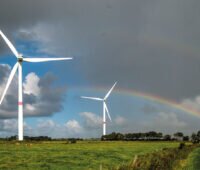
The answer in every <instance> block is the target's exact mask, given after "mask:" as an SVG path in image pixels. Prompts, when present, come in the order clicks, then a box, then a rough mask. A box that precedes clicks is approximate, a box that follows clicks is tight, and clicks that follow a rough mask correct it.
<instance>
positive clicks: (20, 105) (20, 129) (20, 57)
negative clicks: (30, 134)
mask: <svg viewBox="0 0 200 170" xmlns="http://www.w3.org/2000/svg"><path fill="white" fill-rule="evenodd" d="M0 35H1V36H2V38H3V39H4V41H5V42H6V44H7V45H8V47H9V48H10V49H11V51H12V52H13V54H14V55H15V56H16V57H17V63H16V64H15V65H14V67H13V69H12V71H11V73H10V75H9V78H8V82H7V84H6V87H5V90H4V92H3V95H2V97H1V100H0V105H1V104H2V101H3V99H4V97H5V95H6V92H7V90H8V87H9V86H10V83H11V81H12V79H13V77H14V75H15V73H16V71H17V69H18V140H20V141H22V140H23V94H22V63H23V62H24V61H25V62H46V61H57V60H71V59H72V58H24V56H23V55H22V54H20V53H18V52H17V50H16V49H15V47H14V46H13V44H12V43H11V42H10V41H9V40H8V38H7V37H6V36H5V35H4V34H3V32H2V31H1V30H0Z"/></svg>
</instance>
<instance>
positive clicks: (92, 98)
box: [81, 96, 103, 101]
mask: <svg viewBox="0 0 200 170" xmlns="http://www.w3.org/2000/svg"><path fill="white" fill-rule="evenodd" d="M81 98H83V99H91V100H98V101H102V100H103V99H101V98H97V97H86V96H81Z"/></svg>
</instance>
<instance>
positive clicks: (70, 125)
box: [64, 120, 83, 133]
mask: <svg viewBox="0 0 200 170" xmlns="http://www.w3.org/2000/svg"><path fill="white" fill-rule="evenodd" d="M64 126H65V127H66V129H67V131H68V132H70V133H81V132H82V130H83V129H82V127H81V126H80V124H79V122H78V121H76V120H69V121H68V122H66V123H65V125H64Z"/></svg>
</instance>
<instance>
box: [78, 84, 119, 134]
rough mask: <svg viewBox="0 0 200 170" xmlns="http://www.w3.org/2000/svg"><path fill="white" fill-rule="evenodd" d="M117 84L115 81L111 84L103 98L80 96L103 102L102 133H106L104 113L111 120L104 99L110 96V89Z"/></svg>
mask: <svg viewBox="0 0 200 170" xmlns="http://www.w3.org/2000/svg"><path fill="white" fill-rule="evenodd" d="M116 84H117V82H115V84H114V85H113V86H112V88H111V89H110V90H109V91H108V93H107V94H106V95H105V97H104V98H97V97H86V96H81V98H84V99H90V100H97V101H102V102H103V135H106V113H107V115H108V118H109V119H110V121H111V122H112V119H111V117H110V113H109V111H108V107H107V105H106V100H107V98H108V97H109V96H110V93H111V92H112V90H113V89H114V87H115V85H116Z"/></svg>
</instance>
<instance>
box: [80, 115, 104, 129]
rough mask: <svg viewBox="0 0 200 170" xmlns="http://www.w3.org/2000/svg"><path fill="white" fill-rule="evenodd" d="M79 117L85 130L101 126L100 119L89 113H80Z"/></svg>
mask: <svg viewBox="0 0 200 170" xmlns="http://www.w3.org/2000/svg"><path fill="white" fill-rule="evenodd" d="M80 115H81V116H82V117H83V119H84V123H85V126H86V127H87V128H98V127H100V126H101V125H102V118H101V117H100V116H98V115H96V114H94V113H91V112H82V113H80Z"/></svg>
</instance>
